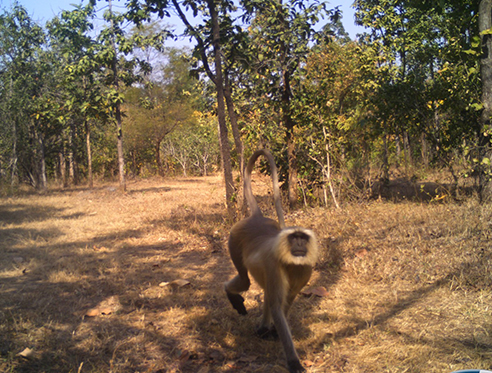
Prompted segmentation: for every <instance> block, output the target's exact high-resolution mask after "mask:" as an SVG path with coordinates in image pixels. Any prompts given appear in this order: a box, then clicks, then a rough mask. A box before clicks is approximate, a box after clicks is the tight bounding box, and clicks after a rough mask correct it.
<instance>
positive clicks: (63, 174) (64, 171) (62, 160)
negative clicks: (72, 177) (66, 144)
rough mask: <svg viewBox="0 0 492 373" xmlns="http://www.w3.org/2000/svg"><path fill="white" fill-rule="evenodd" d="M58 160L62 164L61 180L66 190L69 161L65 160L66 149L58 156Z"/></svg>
mask: <svg viewBox="0 0 492 373" xmlns="http://www.w3.org/2000/svg"><path fill="white" fill-rule="evenodd" d="M58 159H59V162H60V179H61V182H62V186H63V187H64V188H66V187H67V186H68V185H67V161H66V159H65V154H64V149H63V148H62V150H61V151H60V153H59V154H58Z"/></svg>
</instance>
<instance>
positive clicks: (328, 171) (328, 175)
mask: <svg viewBox="0 0 492 373" xmlns="http://www.w3.org/2000/svg"><path fill="white" fill-rule="evenodd" d="M323 135H324V138H325V150H326V180H327V181H328V187H329V188H330V193H331V197H332V198H333V203H334V204H335V207H336V208H337V210H338V209H340V204H339V203H338V200H337V196H336V193H335V189H334V188H333V181H332V177H331V157H330V139H329V138H328V135H327V133H326V127H323ZM325 198H326V197H325Z"/></svg>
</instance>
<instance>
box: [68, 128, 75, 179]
mask: <svg viewBox="0 0 492 373" xmlns="http://www.w3.org/2000/svg"><path fill="white" fill-rule="evenodd" d="M74 137H75V136H74V131H73V124H70V133H69V134H68V184H69V185H75V184H76V183H75V164H74V162H75V161H74V145H73V139H74Z"/></svg>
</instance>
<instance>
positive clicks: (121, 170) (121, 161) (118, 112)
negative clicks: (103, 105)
mask: <svg viewBox="0 0 492 373" xmlns="http://www.w3.org/2000/svg"><path fill="white" fill-rule="evenodd" d="M108 3H109V4H108V6H109V12H110V13H111V12H112V6H111V5H112V4H111V0H108ZM113 23H114V21H113V18H112V17H111V32H112V37H113V40H112V43H113V50H114V57H113V63H112V65H113V66H112V70H113V75H114V83H113V84H114V87H115V89H116V91H119V81H118V67H117V50H116V43H115V40H114V25H113ZM115 119H116V131H117V137H118V141H117V150H118V172H119V177H120V190H122V191H126V180H125V157H124V153H123V125H122V121H121V105H120V103H119V102H118V103H117V104H116V106H115Z"/></svg>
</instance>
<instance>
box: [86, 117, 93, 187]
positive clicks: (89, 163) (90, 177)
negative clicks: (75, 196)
mask: <svg viewBox="0 0 492 373" xmlns="http://www.w3.org/2000/svg"><path fill="white" fill-rule="evenodd" d="M85 144H86V147H87V180H88V184H89V188H91V189H92V188H93V187H94V178H93V175H92V150H91V125H90V124H89V122H88V121H87V120H86V121H85Z"/></svg>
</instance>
